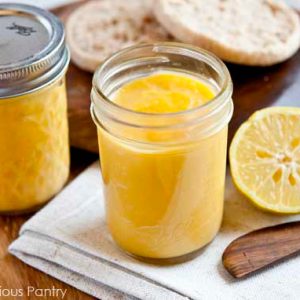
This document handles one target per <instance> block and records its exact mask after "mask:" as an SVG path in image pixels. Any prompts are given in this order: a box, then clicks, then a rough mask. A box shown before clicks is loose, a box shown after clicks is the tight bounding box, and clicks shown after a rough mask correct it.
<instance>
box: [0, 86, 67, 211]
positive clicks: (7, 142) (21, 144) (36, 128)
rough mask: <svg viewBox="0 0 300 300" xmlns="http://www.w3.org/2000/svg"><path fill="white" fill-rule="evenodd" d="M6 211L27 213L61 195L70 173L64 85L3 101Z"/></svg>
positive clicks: (0, 132)
mask: <svg viewBox="0 0 300 300" xmlns="http://www.w3.org/2000/svg"><path fill="white" fill-rule="evenodd" d="M0 120H1V122H0V166H1V167H0V212H9V213H12V212H18V211H26V210H29V209H32V208H34V207H35V206H39V205H41V204H42V203H43V202H45V201H47V200H49V199H50V198H51V197H52V196H53V195H55V194H56V193H57V192H58V191H59V190H60V189H61V188H62V186H63V185H64V183H65V182H66V180H67V177H68V174H69V143H68V125H67V102H66V89H65V83H64V80H57V81H56V82H55V83H53V84H51V85H50V86H48V87H45V88H42V89H40V90H38V91H36V92H33V93H28V94H25V95H22V96H19V97H15V98H8V99H1V100H0Z"/></svg>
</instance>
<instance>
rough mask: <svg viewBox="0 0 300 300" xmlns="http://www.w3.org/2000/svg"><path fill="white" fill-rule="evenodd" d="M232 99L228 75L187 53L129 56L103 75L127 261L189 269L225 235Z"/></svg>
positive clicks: (165, 49) (173, 49) (117, 225)
mask: <svg viewBox="0 0 300 300" xmlns="http://www.w3.org/2000/svg"><path fill="white" fill-rule="evenodd" d="M231 96H232V83H231V78H230V75H229V72H228V70H227V68H226V66H225V65H224V64H223V63H222V62H221V61H220V60H219V59H218V58H216V57H215V56H214V55H212V54H210V53H208V52H206V51H204V50H201V49H199V48H196V47H193V46H189V45H185V44H179V43H159V44H146V45H138V46H134V47H131V48H127V49H125V50H122V51H120V52H118V53H116V54H115V55H113V56H112V57H110V58H109V59H107V60H106V61H105V62H104V63H103V64H102V65H101V66H100V67H99V68H98V70H97V71H96V73H95V75H94V79H93V89H92V93H91V99H92V105H91V114H92V117H93V119H94V121H95V123H96V125H97V130H98V141H99V152H100V161H101V171H102V177H103V182H104V196H105V200H106V201H105V202H106V219H107V224H108V228H109V230H110V233H111V235H112V237H113V239H114V240H115V242H116V243H117V245H118V246H119V247H120V248H122V249H123V250H125V251H126V252H127V253H129V254H131V255H134V256H136V257H138V258H143V259H150V260H151V261H152V260H154V261H161V260H163V261H169V260H171V261H173V260H176V259H179V260H182V259H183V260H185V259H189V258H190V257H193V256H194V254H197V253H198V251H197V250H199V249H200V248H201V247H203V246H205V245H206V244H208V243H209V242H210V241H211V240H212V239H213V238H214V237H215V235H216V234H217V232H218V230H219V228H220V224H221V221H222V215H223V202H224V185H225V170H226V151H227V130H228V123H229V121H230V119H231V117H232V112H233V103H232V99H231Z"/></svg>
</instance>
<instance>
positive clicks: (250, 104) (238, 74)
mask: <svg viewBox="0 0 300 300" xmlns="http://www.w3.org/2000/svg"><path fill="white" fill-rule="evenodd" d="M76 6H78V3H77V4H71V5H67V6H64V7H60V8H57V9H55V10H54V13H55V14H56V15H57V16H59V17H60V18H61V19H62V20H63V21H65V20H66V18H67V16H68V14H69V13H70V12H71V11H72V10H73V9H74V8H75V7H76ZM227 66H228V68H229V71H230V73H231V76H232V79H233V84H234V93H233V100H234V107H235V111H234V115H233V119H232V121H231V123H230V130H229V138H230V139H231V138H232V136H233V134H234V133H235V131H236V130H237V128H238V127H239V125H240V124H241V123H242V122H244V121H245V120H246V119H247V118H248V117H249V116H250V115H251V114H252V113H253V112H254V111H256V110H258V109H261V108H264V107H268V106H275V105H276V106H279V105H280V106H299V107H300V51H299V52H298V53H297V54H296V55H295V56H294V57H292V58H291V59H290V60H288V61H286V62H284V63H282V64H279V65H275V66H272V67H266V68H261V67H257V68H256V67H246V66H238V65H233V64H227ZM91 82H92V74H90V73H87V72H85V71H82V70H80V69H79V68H77V67H76V66H75V65H74V64H72V63H71V65H70V68H69V70H68V73H67V85H68V99H69V124H70V139H71V145H72V146H74V147H78V148H82V149H85V150H89V151H93V152H97V151H98V146H97V136H96V128H95V125H94V124H93V122H92V120H91V117H90V111H89V108H90V91H91Z"/></svg>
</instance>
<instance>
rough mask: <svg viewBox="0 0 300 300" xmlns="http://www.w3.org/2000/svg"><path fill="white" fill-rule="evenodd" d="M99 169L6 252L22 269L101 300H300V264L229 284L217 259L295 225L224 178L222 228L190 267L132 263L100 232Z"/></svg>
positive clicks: (54, 204)
mask: <svg viewBox="0 0 300 300" xmlns="http://www.w3.org/2000/svg"><path fill="white" fill-rule="evenodd" d="M100 178H101V177H100V170H99V166H98V162H97V163H94V164H93V165H92V166H90V167H89V168H88V169H87V170H85V171H84V172H83V173H82V174H81V175H80V176H78V177H77V178H76V179H75V180H74V181H73V182H71V183H70V184H69V185H68V186H67V187H66V188H65V189H64V190H63V191H62V192H61V193H60V194H59V195H58V196H57V197H56V198H55V199H54V200H53V201H52V202H51V203H50V204H48V205H47V206H46V207H45V208H43V209H42V210H41V211H40V212H38V213H37V214H36V215H35V216H34V217H32V218H31V219H30V220H29V221H28V222H27V223H25V224H24V225H23V227H22V228H21V231H20V237H19V238H18V239H17V240H16V241H14V242H13V243H12V244H11V245H10V247H9V251H10V252H11V253H12V254H13V255H15V256H17V257H18V258H19V259H21V260H22V261H24V262H25V263H27V264H29V265H31V266H33V267H35V268H37V269H39V270H41V271H43V272H45V273H47V274H50V275H52V276H54V277H56V278H58V279H60V280H62V281H64V282H66V283H68V284H70V285H72V286H74V287H76V288H78V289H80V290H82V291H84V292H86V293H89V294H91V295H93V296H95V297H97V298H100V299H105V300H106V299H145V300H147V299H149V300H150V299H151V300H156V299H157V300H162V299H164V300H168V299H170V300H171V299H172V300H177V299H179V300H181V299H201V300H203V299H204V300H205V299H258V300H259V299H289V300H292V299H297V300H298V299H299V295H300V284H299V282H300V281H299V280H300V277H299V268H300V257H296V258H293V259H290V260H289V261H287V262H285V263H283V264H280V265H278V266H276V268H271V269H269V270H266V271H264V272H262V273H260V274H257V275H255V276H252V277H250V278H248V279H246V280H235V279H233V278H232V277H231V276H230V275H229V274H228V273H227V272H226V271H225V270H224V268H223V266H222V263H221V255H222V252H223V250H224V249H225V247H226V246H227V245H228V243H229V242H231V241H232V240H233V239H234V238H236V237H237V236H239V235H241V234H243V233H245V232H247V231H250V230H253V229H256V228H260V227H262V226H268V225H272V224H276V223H281V222H285V221H292V220H297V219H299V216H292V217H279V216H273V215H270V214H267V213H263V212H260V211H258V210H257V209H256V208H254V207H253V206H252V205H251V204H249V203H248V201H247V200H246V199H245V198H244V197H243V196H242V195H240V194H239V193H238V192H237V191H236V190H235V188H234V187H233V185H232V183H231V179H230V176H229V175H227V186H226V196H225V198H226V200H225V214H224V222H223V226H222V228H221V231H220V233H219V234H218V236H217V237H216V238H215V240H214V241H213V242H212V243H211V244H210V245H209V246H207V247H205V248H204V249H203V250H202V253H201V254H200V255H199V256H198V257H197V258H195V259H194V260H192V261H189V262H186V263H182V264H178V265H172V266H155V265H149V264H146V263H143V262H140V261H137V260H135V259H134V258H131V257H129V256H128V255H126V254H124V253H123V252H122V251H120V250H119V249H118V248H117V247H116V246H115V245H114V243H113V241H112V240H111V238H110V236H109V233H108V232H107V229H106V227H105V220H104V200H103V196H102V185H101V180H100Z"/></svg>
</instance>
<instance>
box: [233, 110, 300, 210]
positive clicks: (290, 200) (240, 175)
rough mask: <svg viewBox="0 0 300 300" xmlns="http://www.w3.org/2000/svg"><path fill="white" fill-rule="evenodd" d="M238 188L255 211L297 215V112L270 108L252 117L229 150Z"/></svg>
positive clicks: (299, 149) (299, 170) (299, 174)
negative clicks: (255, 208) (258, 208)
mask: <svg viewBox="0 0 300 300" xmlns="http://www.w3.org/2000/svg"><path fill="white" fill-rule="evenodd" d="M230 166H231V174H232V178H233V181H234V183H235V185H236V186H237V188H238V189H239V190H240V191H241V192H242V193H244V194H245V195H246V196H247V197H248V198H249V199H250V200H251V201H252V202H253V203H254V204H256V205H257V206H258V207H260V208H262V209H264V210H269V211H273V212H277V213H299V212H300V108H294V107H293V108H292V107H272V108H266V109H262V110H260V111H257V112H256V113H254V114H253V115H252V116H251V117H250V118H249V120H248V121H247V122H245V123H244V124H243V125H242V126H241V127H240V128H239V129H238V131H237V133H236V135H235V136H234V139H233V141H232V143H231V146H230Z"/></svg>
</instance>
